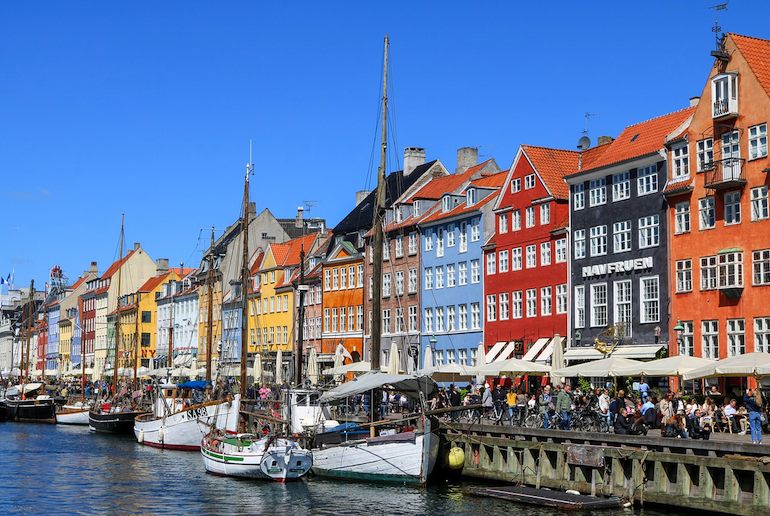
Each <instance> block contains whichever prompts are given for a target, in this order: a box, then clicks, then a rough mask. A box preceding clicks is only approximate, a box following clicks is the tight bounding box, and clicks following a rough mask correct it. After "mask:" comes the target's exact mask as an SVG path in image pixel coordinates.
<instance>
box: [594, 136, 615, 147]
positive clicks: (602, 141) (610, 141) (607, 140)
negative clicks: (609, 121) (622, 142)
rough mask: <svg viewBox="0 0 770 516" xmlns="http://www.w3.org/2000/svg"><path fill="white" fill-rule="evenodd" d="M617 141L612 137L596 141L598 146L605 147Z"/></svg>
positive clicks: (603, 137)
mask: <svg viewBox="0 0 770 516" xmlns="http://www.w3.org/2000/svg"><path fill="white" fill-rule="evenodd" d="M614 141H615V138H613V137H612V136H600V137H599V139H598V140H597V141H596V144H597V145H604V144H606V143H612V142H614Z"/></svg>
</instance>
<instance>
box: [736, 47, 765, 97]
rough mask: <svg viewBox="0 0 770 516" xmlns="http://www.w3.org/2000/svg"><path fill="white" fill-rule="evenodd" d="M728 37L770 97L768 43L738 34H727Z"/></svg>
mask: <svg viewBox="0 0 770 516" xmlns="http://www.w3.org/2000/svg"><path fill="white" fill-rule="evenodd" d="M728 37H730V38H732V40H733V42H734V43H735V46H736V47H738V50H739V51H740V53H741V54H742V55H743V57H744V58H745V59H746V62H747V63H748V65H749V68H751V71H752V72H754V75H755V76H756V78H757V81H759V84H761V85H762V88H764V90H765V93H767V94H768V95H770V41H768V40H766V39H760V38H753V37H751V36H742V35H740V34H728Z"/></svg>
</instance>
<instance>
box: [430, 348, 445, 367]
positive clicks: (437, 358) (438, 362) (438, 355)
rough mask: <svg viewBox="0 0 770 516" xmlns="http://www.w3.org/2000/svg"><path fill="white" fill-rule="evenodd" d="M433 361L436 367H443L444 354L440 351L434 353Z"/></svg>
mask: <svg viewBox="0 0 770 516" xmlns="http://www.w3.org/2000/svg"><path fill="white" fill-rule="evenodd" d="M433 360H434V361H435V362H436V365H437V366H440V365H444V352H443V351H440V350H439V351H436V354H435V355H434V358H433Z"/></svg>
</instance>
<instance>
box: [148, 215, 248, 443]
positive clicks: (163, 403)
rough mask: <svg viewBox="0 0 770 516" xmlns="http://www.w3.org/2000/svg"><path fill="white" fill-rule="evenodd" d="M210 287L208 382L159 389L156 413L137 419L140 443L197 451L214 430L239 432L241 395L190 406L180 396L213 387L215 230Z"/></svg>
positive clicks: (207, 353) (155, 406)
mask: <svg viewBox="0 0 770 516" xmlns="http://www.w3.org/2000/svg"><path fill="white" fill-rule="evenodd" d="M206 283H207V288H208V300H209V317H208V319H207V321H206V322H207V338H208V343H209V347H208V348H207V351H206V363H207V368H206V375H207V376H208V377H209V381H206V382H187V383H186V384H180V385H176V386H166V387H165V388H163V387H161V388H159V389H157V393H158V395H157V399H156V400H155V404H154V407H153V412H152V413H149V414H144V415H141V416H138V417H137V418H136V421H135V422H134V435H135V436H136V440H137V441H138V442H139V443H140V444H146V445H147V446H153V447H156V448H167V449H171V450H187V451H198V450H199V449H200V447H201V440H202V439H203V437H204V435H205V434H206V433H207V432H208V431H209V430H210V429H211V428H212V427H216V428H224V429H225V431H227V432H229V433H234V432H235V431H236V430H237V429H238V422H239V420H240V409H241V395H240V394H236V395H235V396H234V397H233V398H232V399H221V400H210V401H204V402H203V403H196V404H193V405H187V404H186V403H184V400H183V398H181V397H179V396H177V393H178V391H179V390H181V389H193V390H198V391H204V390H207V388H208V387H209V386H210V373H209V371H210V370H211V353H210V352H209V350H210V349H211V342H212V338H211V335H212V330H213V328H212V324H213V322H212V319H213V318H212V317H211V313H212V307H213V301H214V297H213V295H212V292H213V285H214V229H213V228H212V229H211V250H210V251H209V257H208V272H207V280H206Z"/></svg>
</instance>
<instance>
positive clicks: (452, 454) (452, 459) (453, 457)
mask: <svg viewBox="0 0 770 516" xmlns="http://www.w3.org/2000/svg"><path fill="white" fill-rule="evenodd" d="M447 464H448V465H449V469H461V468H462V467H463V465H464V464H465V452H464V451H463V449H462V448H459V447H457V446H454V447H452V449H451V450H449V455H448V456H447Z"/></svg>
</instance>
